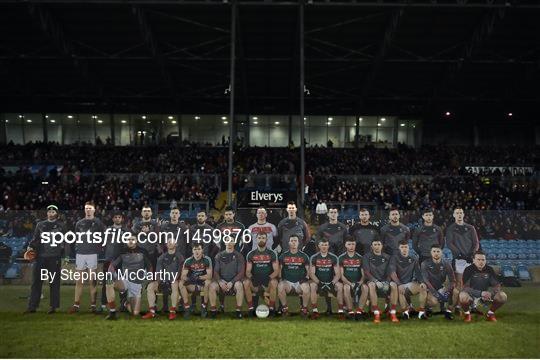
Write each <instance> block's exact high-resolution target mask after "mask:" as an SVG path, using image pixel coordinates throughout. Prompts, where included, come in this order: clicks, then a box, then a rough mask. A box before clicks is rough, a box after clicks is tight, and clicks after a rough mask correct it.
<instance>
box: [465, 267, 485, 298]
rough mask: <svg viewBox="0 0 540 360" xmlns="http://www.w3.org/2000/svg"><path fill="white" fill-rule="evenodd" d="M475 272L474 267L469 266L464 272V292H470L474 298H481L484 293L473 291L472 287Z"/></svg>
mask: <svg viewBox="0 0 540 360" xmlns="http://www.w3.org/2000/svg"><path fill="white" fill-rule="evenodd" d="M473 271H474V270H473V267H472V266H467V267H466V268H465V271H463V291H466V292H468V293H469V294H471V295H472V296H474V297H481V296H482V291H480V290H476V289H473V288H472V287H471V277H472V275H473Z"/></svg>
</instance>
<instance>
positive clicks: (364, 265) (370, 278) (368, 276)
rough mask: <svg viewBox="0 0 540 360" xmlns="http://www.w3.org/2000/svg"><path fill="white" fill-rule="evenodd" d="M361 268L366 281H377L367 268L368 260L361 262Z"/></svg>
mask: <svg viewBox="0 0 540 360" xmlns="http://www.w3.org/2000/svg"><path fill="white" fill-rule="evenodd" d="M362 270H363V271H364V275H365V277H366V280H367V281H377V279H375V276H373V274H372V273H371V271H370V269H369V260H368V261H363V262H362Z"/></svg>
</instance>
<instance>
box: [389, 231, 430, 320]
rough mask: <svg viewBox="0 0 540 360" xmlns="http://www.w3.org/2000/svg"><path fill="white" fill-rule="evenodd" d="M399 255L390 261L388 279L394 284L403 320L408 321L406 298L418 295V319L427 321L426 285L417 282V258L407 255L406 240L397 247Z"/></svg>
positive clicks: (418, 277) (418, 272)
mask: <svg viewBox="0 0 540 360" xmlns="http://www.w3.org/2000/svg"><path fill="white" fill-rule="evenodd" d="M398 250H399V253H398V254H395V255H393V256H392V258H391V259H390V278H391V279H392V281H393V282H395V283H396V285H397V287H398V294H399V304H400V306H401V311H402V315H401V318H402V319H403V320H408V319H409V307H410V306H409V304H410V301H408V300H407V298H408V297H409V298H410V296H412V295H419V300H420V307H419V309H418V318H419V319H424V320H425V319H427V317H426V314H425V310H424V308H425V306H426V297H427V290H426V285H425V284H423V283H421V282H420V281H419V280H420V279H421V278H422V276H421V274H420V266H419V265H418V257H417V256H415V255H411V254H410V253H409V243H408V242H407V240H401V241H400V242H399V245H398Z"/></svg>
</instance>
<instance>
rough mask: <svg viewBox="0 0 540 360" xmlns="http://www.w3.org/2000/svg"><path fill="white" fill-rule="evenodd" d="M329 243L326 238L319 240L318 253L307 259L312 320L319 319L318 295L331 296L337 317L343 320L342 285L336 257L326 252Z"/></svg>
mask: <svg viewBox="0 0 540 360" xmlns="http://www.w3.org/2000/svg"><path fill="white" fill-rule="evenodd" d="M329 245H330V244H329V242H328V239H327V238H324V237H323V238H321V239H320V240H319V244H318V247H319V252H318V253H316V254H315V255H313V256H312V257H311V259H309V263H310V268H309V277H310V278H311V282H310V284H309V287H310V289H311V311H312V314H311V316H312V318H313V319H317V318H318V317H319V310H318V309H317V302H318V297H319V295H322V296H325V297H326V296H328V295H329V294H333V295H334V296H335V297H336V298H337V301H338V315H339V317H340V318H344V314H343V284H342V283H340V282H339V278H340V272H339V266H338V259H337V257H336V255H334V254H332V253H330V252H328V249H329V247H330V246H329Z"/></svg>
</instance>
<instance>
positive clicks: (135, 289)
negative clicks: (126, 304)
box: [122, 280, 142, 298]
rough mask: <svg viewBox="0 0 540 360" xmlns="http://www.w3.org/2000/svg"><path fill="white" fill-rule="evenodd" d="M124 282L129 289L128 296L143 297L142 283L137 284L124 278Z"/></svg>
mask: <svg viewBox="0 0 540 360" xmlns="http://www.w3.org/2000/svg"><path fill="white" fill-rule="evenodd" d="M122 284H124V288H125V289H126V290H127V294H128V298H134V297H141V291H142V284H136V283H134V282H131V281H129V280H122Z"/></svg>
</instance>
